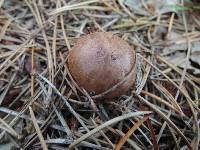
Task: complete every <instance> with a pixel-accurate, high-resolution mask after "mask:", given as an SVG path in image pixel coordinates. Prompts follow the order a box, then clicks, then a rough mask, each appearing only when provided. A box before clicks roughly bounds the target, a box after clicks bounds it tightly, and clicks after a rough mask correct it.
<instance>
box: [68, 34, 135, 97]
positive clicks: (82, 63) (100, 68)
mask: <svg viewBox="0 0 200 150" xmlns="http://www.w3.org/2000/svg"><path fill="white" fill-rule="evenodd" d="M68 68H69V71H70V73H71V75H72V77H73V79H74V80H75V82H76V83H77V85H78V86H80V87H81V88H84V89H85V90H86V91H87V92H89V94H91V95H98V94H101V93H103V92H105V91H107V90H109V89H110V88H112V87H113V86H115V85H116V84H118V83H119V82H121V81H122V80H124V79H125V81H124V82H122V84H120V85H119V86H117V87H116V88H115V89H114V90H112V91H110V92H108V93H107V94H105V95H104V96H102V98H114V97H118V96H120V95H122V94H123V93H125V92H127V91H128V90H129V89H130V88H131V86H132V85H133V84H134V82H135V78H136V56H135V51H134V49H133V48H132V47H131V46H130V45H129V44H128V43H127V42H126V41H124V40H122V39H121V38H119V37H117V36H115V35H113V34H111V33H105V32H95V33H91V34H88V35H85V36H83V37H81V38H79V39H78V40H77V43H76V44H75V46H74V47H73V48H72V50H71V51H70V52H69V57H68Z"/></svg>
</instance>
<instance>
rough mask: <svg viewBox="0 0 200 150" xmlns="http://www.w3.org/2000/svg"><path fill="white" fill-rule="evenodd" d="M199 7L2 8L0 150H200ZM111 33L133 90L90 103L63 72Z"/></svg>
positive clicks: (94, 1) (32, 4)
mask: <svg viewBox="0 0 200 150" xmlns="http://www.w3.org/2000/svg"><path fill="white" fill-rule="evenodd" d="M199 9H200V5H199V3H198V2H196V1H191V0H162V1H161V0H145V1H144V0H141V1H140V0H87V1H85V0H57V1H54V0H45V1H43V0H17V1H16V0H0V150H5V149H45V150H46V149H56V150H61V149H66V148H69V149H73V148H75V149H84V150H85V149H100V150H104V149H105V150H109V149H116V150H119V149H122V150H128V149H130V150H131V149H137V150H141V149H155V150H157V149H162V150H169V149H181V150H185V149H195V150H198V149H200V146H199V140H200V129H199V128H200V125H199V124H200V32H199V31H200V11H199ZM96 31H102V32H111V33H113V34H114V35H117V36H119V37H121V38H122V39H124V40H125V41H127V42H128V43H129V44H130V45H131V46H132V47H133V48H134V49H135V51H136V53H137V79H136V83H135V87H133V88H132V89H130V90H129V91H128V92H127V93H125V94H124V95H122V96H120V97H117V98H113V99H105V100H101V101H98V100H95V99H93V98H91V96H90V95H89V94H87V93H81V92H80V91H79V89H78V88H77V87H76V86H75V85H74V82H73V80H72V79H71V77H70V73H69V71H68V66H67V65H66V61H67V56H68V52H69V51H70V50H71V49H72V48H73V45H74V44H75V42H76V40H77V39H78V38H79V37H81V36H83V35H86V34H89V33H93V32H96Z"/></svg>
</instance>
